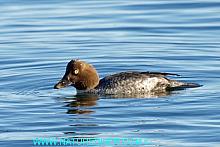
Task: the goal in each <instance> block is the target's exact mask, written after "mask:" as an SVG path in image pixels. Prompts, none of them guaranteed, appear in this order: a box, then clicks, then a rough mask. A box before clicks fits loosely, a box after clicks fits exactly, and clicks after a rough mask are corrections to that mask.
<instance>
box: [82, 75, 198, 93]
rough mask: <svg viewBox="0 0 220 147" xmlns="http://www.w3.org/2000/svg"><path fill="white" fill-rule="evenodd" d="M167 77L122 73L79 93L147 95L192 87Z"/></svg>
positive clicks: (105, 78) (189, 84)
mask: <svg viewBox="0 0 220 147" xmlns="http://www.w3.org/2000/svg"><path fill="white" fill-rule="evenodd" d="M167 75H177V74H170V73H159V72H121V73H118V74H113V75H110V76H106V77H104V78H103V79H101V80H100V81H99V84H98V86H96V87H95V88H94V89H92V90H88V91H79V92H87V93H97V94H145V93H154V92H164V91H168V90H174V89H175V88H180V87H186V86H187V87H189V86H190V87H192V86H197V85H192V83H183V82H179V81H175V80H170V79H167V78H166V77H165V76H167Z"/></svg>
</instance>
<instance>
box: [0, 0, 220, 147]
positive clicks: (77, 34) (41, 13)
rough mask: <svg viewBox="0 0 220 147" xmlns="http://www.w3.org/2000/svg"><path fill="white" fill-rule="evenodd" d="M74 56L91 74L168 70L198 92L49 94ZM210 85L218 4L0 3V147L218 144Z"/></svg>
mask: <svg viewBox="0 0 220 147" xmlns="http://www.w3.org/2000/svg"><path fill="white" fill-rule="evenodd" d="M76 58H79V59H82V60H85V61H87V62H89V63H91V64H93V65H94V66H95V67H96V69H97V71H98V72H99V74H100V77H104V76H106V75H109V74H113V73H117V72H121V71H127V70H132V71H133V70H138V71H160V72H172V73H178V74H180V75H182V76H181V77H176V78H175V79H178V80H183V81H190V82H196V83H199V84H202V85H203V87H200V88H194V89H187V90H183V91H177V92H175V93H173V94H171V95H168V96H161V97H158V98H106V97H84V98H80V97H77V96H76V90H75V89H74V88H73V87H69V88H66V89H60V90H55V89H53V85H54V84H55V83H56V82H57V81H58V80H59V79H60V78H61V77H62V75H63V74H64V71H65V66H66V64H67V62H68V61H69V60H71V59H76ZM219 83H220V1H218V0H194V1H190V0H156V1H154V0H147V1H139V0H137V1H134V0H126V1H124V0H106V1H101V0H75V1H71V0H62V1H58V0H54V1H50V0H38V1H34V0H8V1H6V0H0V146H15V145H16V146H32V145H33V142H32V139H33V138H36V137H58V138H60V137H94V138H107V137H124V138H144V139H148V140H149V141H150V142H152V144H153V145H155V146H158V145H161V146H178V147H188V146H200V147H202V146H219V145H220V109H219V107H220V84H219ZM141 146H143V145H141ZM146 146H148V145H146Z"/></svg>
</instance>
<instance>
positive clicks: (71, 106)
mask: <svg viewBox="0 0 220 147" xmlns="http://www.w3.org/2000/svg"><path fill="white" fill-rule="evenodd" d="M70 100H72V101H71V102H68V104H67V105H66V107H68V110H67V112H66V113H67V114H89V113H94V111H93V110H89V109H88V108H89V107H91V106H95V105H96V104H97V100H98V95H92V94H78V95H75V97H74V98H72V99H70V98H68V101H70Z"/></svg>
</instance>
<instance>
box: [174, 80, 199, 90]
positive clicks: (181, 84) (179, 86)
mask: <svg viewBox="0 0 220 147" xmlns="http://www.w3.org/2000/svg"><path fill="white" fill-rule="evenodd" d="M170 83H171V87H170V89H171V90H182V89H186V88H197V87H201V86H202V85H200V84H197V83H185V82H179V81H175V80H170Z"/></svg>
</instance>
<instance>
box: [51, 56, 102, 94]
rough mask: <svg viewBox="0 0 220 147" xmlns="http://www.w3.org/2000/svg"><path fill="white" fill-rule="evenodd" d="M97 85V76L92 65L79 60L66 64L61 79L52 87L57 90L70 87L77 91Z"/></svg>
mask: <svg viewBox="0 0 220 147" xmlns="http://www.w3.org/2000/svg"><path fill="white" fill-rule="evenodd" d="M98 84H99V76H98V73H97V71H96V69H95V68H94V67H93V66H92V65H90V64H88V63H86V62H84V61H80V60H71V61H70V62H69V63H68V64H67V67H66V73H65V74H64V76H63V78H62V79H61V80H60V81H59V82H58V83H57V84H56V85H54V88H55V89H59V88H63V87H66V86H69V85H72V86H74V87H75V88H76V89H78V90H89V89H93V88H95V87H96V86H97V85H98Z"/></svg>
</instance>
